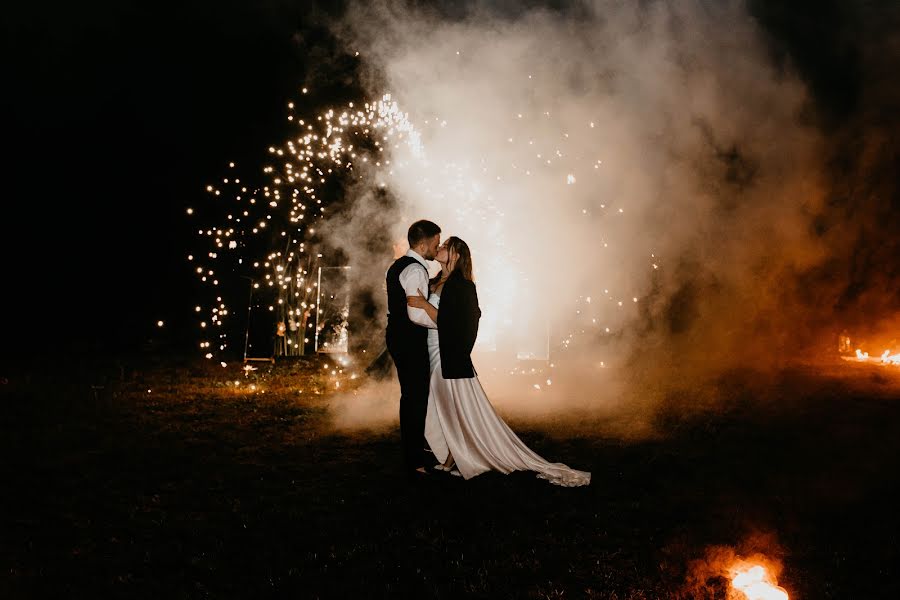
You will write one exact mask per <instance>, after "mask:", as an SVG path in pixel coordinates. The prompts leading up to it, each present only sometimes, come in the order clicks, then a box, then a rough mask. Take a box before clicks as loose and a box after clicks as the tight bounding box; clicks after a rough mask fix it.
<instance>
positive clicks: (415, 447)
mask: <svg viewBox="0 0 900 600" xmlns="http://www.w3.org/2000/svg"><path fill="white" fill-rule="evenodd" d="M406 238H407V240H408V241H409V250H408V251H407V252H406V254H405V255H404V256H401V257H400V258H398V259H397V260H395V261H394V264H392V265H391V267H390V268H389V269H388V271H387V276H386V277H387V301H388V322H387V331H386V333H385V342H386V343H387V349H388V352H390V354H391V358H392V359H393V360H394V365H395V366H396V367H397V378H398V379H399V380H400V437H401V440H402V445H403V465H404V468H405V470H406V473H407V475H408V476H409V477H411V478H417V477H420V476H426V475H427V474H428V471H427V470H426V469H425V464H426V462H425V458H426V457H425V414H426V412H427V410H428V387H429V381H430V373H429V370H430V368H429V364H428V329H427V328H428V327H431V328H433V327H434V326H435V325H434V323H433V322H432V321H431V319H430V318H428V314H427V313H426V312H425V311H424V310H422V309H421V308H412V307H410V306H407V302H406V297H407V296H416V295H418V293H419V292H418V290H427V289H428V265H427V263H426V262H425V261H428V260H434V257H435V254H436V253H437V249H438V246H439V245H440V243H441V228H440V227H438V226H437V225H435V224H434V223H432V222H431V221H416V222H415V223H413V224H412V225H410V227H409V231H408V232H407V234H406Z"/></svg>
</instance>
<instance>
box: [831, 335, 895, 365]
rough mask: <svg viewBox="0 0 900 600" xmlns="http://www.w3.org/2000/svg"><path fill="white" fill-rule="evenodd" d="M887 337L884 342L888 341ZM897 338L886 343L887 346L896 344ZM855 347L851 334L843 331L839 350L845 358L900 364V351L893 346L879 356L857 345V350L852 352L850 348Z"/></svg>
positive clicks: (883, 363) (857, 360) (884, 363)
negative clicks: (896, 350)
mask: <svg viewBox="0 0 900 600" xmlns="http://www.w3.org/2000/svg"><path fill="white" fill-rule="evenodd" d="M886 340H887V338H884V340H882V342H884V341H886ZM896 341H897V340H896V339H894V340H891V341H890V342H888V343H886V344H885V345H884V346H882V348H884V347H885V346H894V344H895V343H896ZM851 348H853V346H852V345H851V342H850V336H849V335H847V334H846V333H842V334H841V336H840V341H839V344H838V350H839V351H840V353H841V354H843V355H844V356H843V357H842V358H843V359H844V360H853V361H856V362H872V363H880V364H882V365H900V352H894V351H893V350H892V349H891V348H888V349H887V350H884V351H883V352H882V353H881V354H880V355H878V356H872V355H870V354H869V353H868V352H866V351H863V349H862V348H859V347H857V348H856V350H855V351H853V352H852V353H851V352H850V349H851Z"/></svg>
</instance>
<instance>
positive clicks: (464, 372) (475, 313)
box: [437, 271, 481, 379]
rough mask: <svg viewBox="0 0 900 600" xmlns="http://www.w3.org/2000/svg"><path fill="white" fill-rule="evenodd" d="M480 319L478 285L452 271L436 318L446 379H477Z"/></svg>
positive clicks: (443, 290)
mask: <svg viewBox="0 0 900 600" xmlns="http://www.w3.org/2000/svg"><path fill="white" fill-rule="evenodd" d="M479 319H481V309H480V308H479V307H478V293H477V292H476V291H475V283H473V282H471V281H469V280H468V279H466V278H465V277H463V276H462V274H461V273H460V272H459V271H453V272H452V273H451V274H450V277H449V278H448V279H447V282H446V283H445V284H444V288H443V289H442V290H441V304H440V308H439V309H438V318H437V326H438V332H439V333H438V340H439V341H440V350H441V371H442V374H443V376H444V379H468V378H471V377H475V368H474V367H473V366H472V347H473V346H475V338H476V337H478V321H479Z"/></svg>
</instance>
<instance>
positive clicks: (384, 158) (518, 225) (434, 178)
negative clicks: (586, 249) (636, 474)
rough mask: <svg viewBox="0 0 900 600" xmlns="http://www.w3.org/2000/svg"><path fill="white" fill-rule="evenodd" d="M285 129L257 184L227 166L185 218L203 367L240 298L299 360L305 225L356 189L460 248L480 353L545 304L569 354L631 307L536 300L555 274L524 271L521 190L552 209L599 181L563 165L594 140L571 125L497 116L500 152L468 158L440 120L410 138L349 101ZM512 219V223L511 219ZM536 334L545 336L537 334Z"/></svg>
mask: <svg viewBox="0 0 900 600" xmlns="http://www.w3.org/2000/svg"><path fill="white" fill-rule="evenodd" d="M304 93H306V90H304ZM287 120H288V122H289V126H290V128H291V131H292V135H291V136H290V137H289V138H288V139H286V140H285V141H284V142H283V143H281V144H280V145H277V146H275V145H273V146H270V147H269V148H268V155H269V157H270V159H271V163H270V164H268V165H265V166H264V167H263V168H262V175H263V179H264V184H262V185H251V184H250V183H248V182H246V181H243V180H242V178H241V177H239V176H237V175H236V174H235V171H236V166H235V164H234V163H230V164H229V168H228V175H227V176H225V177H223V178H222V179H221V181H219V182H218V183H216V184H210V185H208V186H207V187H206V192H207V194H208V196H209V203H208V206H206V207H197V206H193V207H191V208H188V209H187V210H186V213H187V218H189V219H196V220H198V221H200V222H202V223H203V225H201V226H200V227H198V229H197V233H198V236H199V238H200V239H201V241H202V243H203V244H204V245H205V246H206V248H205V249H204V250H203V251H201V252H196V251H195V252H193V253H192V254H190V255H189V256H188V261H189V262H190V263H191V268H192V269H193V271H194V272H195V273H196V275H197V277H198V278H199V279H200V281H201V282H203V283H204V284H206V285H207V286H208V287H210V288H212V290H213V293H214V301H212V302H210V303H209V305H208V306H206V307H203V308H201V307H199V306H197V307H195V313H197V316H198V317H199V318H200V321H199V322H200V328H201V332H202V334H203V339H202V341H201V342H200V348H201V350H203V351H204V352H205V353H206V356H207V357H209V358H213V357H214V356H215V354H217V353H218V352H221V351H224V350H226V349H227V348H228V347H229V339H228V333H227V328H226V327H225V324H226V322H227V321H228V319H229V317H232V316H233V315H234V314H236V311H241V312H243V311H246V310H248V308H247V302H248V299H247V298H248V295H249V296H250V298H251V305H252V306H253V307H256V308H259V309H262V310H263V311H265V312H268V313H269V314H270V316H271V317H272V318H273V319H274V323H275V325H273V331H275V330H276V328H277V331H278V336H279V343H280V348H281V349H280V352H283V353H286V354H302V353H303V347H304V344H305V343H307V342H308V341H309V340H310V339H311V338H313V337H315V333H316V332H317V331H316V329H314V328H315V327H317V326H318V325H317V323H316V311H317V306H316V298H317V292H318V289H317V288H318V282H317V277H316V275H317V271H318V267H319V266H320V263H321V262H322V261H321V259H322V255H321V252H320V247H319V244H320V242H319V240H318V239H317V234H316V227H317V223H319V222H321V221H322V220H325V219H327V218H328V217H329V215H330V210H331V206H332V205H333V203H334V202H335V201H336V200H337V199H338V198H339V196H340V194H342V193H347V192H346V190H347V189H351V192H350V193H356V192H357V191H359V190H360V189H363V188H361V187H356V186H358V184H360V183H362V184H363V187H364V186H369V188H370V189H376V188H381V189H384V188H388V189H390V191H391V192H392V193H395V194H396V195H397V196H398V197H400V198H401V199H402V200H404V202H405V205H406V207H407V209H408V213H407V214H411V215H415V218H420V217H426V218H431V219H433V220H435V221H436V222H438V223H440V224H441V226H442V228H443V229H444V232H445V235H453V234H458V235H461V236H462V237H464V238H465V239H466V240H467V241H468V242H469V245H470V247H472V248H473V249H474V250H473V251H475V252H477V256H478V259H477V264H476V271H477V277H478V283H479V297H480V299H481V302H482V306H483V308H484V312H483V317H482V322H481V326H480V331H479V340H478V344H479V346H480V347H481V348H484V349H492V348H496V347H497V337H498V335H501V332H502V331H504V330H508V329H509V328H510V327H511V324H512V323H513V322H515V321H516V320H518V321H530V320H533V318H534V315H536V314H537V315H544V317H542V318H544V319H546V318H547V317H546V315H547V313H548V312H549V309H550V307H551V306H553V308H554V309H555V308H556V306H555V305H565V306H570V307H572V311H573V312H574V313H575V314H574V315H572V318H571V319H568V322H569V323H570V324H571V323H575V325H574V326H571V328H570V329H569V330H567V331H559V332H556V335H558V337H559V338H560V339H561V340H562V344H561V348H569V347H570V346H571V344H572V343H573V341H574V340H575V339H576V338H577V337H579V336H583V335H594V336H597V335H599V336H604V335H608V334H610V333H615V331H616V330H617V329H619V328H620V327H621V325H622V323H623V321H624V320H625V319H624V317H622V316H621V315H620V316H616V314H615V313H617V312H619V311H622V309H623V308H624V307H626V305H629V304H636V303H637V302H638V301H639V296H638V295H634V293H633V292H632V293H624V292H625V291H624V290H623V291H622V292H620V293H619V294H616V293H614V292H611V291H610V290H609V289H603V293H602V294H599V291H600V290H599V289H597V290H591V291H592V292H594V291H595V292H597V296H596V297H597V298H602V301H601V302H594V303H593V304H591V300H590V296H588V295H586V294H579V295H577V296H575V297H573V298H572V299H571V300H569V301H566V300H564V299H560V298H548V297H547V293H548V290H549V289H551V287H550V286H549V285H548V283H549V281H548V277H549V278H550V279H552V276H554V275H556V274H548V273H540V272H535V266H534V265H533V264H531V263H534V261H533V260H532V259H531V257H534V256H535V255H536V253H537V255H540V254H541V251H540V249H539V248H536V247H535V246H536V245H535V241H534V240H533V239H531V236H532V234H531V233H530V232H529V230H528V229H527V228H523V227H522V214H524V215H525V216H526V217H534V216H535V214H538V215H540V213H541V211H543V210H546V209H547V208H549V207H545V206H534V202H533V201H534V199H535V198H536V197H539V194H538V193H536V192H533V191H531V190H529V189H528V188H527V186H529V185H532V184H530V183H529V180H530V179H531V180H535V183H536V184H537V183H538V180H537V178H536V176H537V175H542V176H546V177H542V178H541V179H540V181H541V182H555V184H553V185H556V186H557V187H558V188H559V189H558V190H553V191H552V194H556V195H558V196H559V197H560V198H567V199H569V200H571V199H573V198H581V197H585V195H587V194H591V187H590V186H591V184H592V181H591V178H597V177H603V176H605V175H604V171H603V169H600V167H601V165H602V164H603V161H602V159H599V158H597V156H596V153H591V156H589V157H588V156H582V155H581V154H580V153H579V152H576V151H575V150H574V149H573V150H572V151H571V152H570V151H569V148H568V147H567V144H569V143H575V142H574V140H575V139H576V138H578V137H579V136H580V138H581V139H580V141H578V144H579V146H578V147H580V148H583V147H584V145H585V141H584V137H585V136H587V135H599V132H597V131H596V130H595V129H594V128H595V123H593V122H586V123H584V124H583V129H584V131H583V132H581V133H580V134H579V132H575V131H571V132H570V131H560V130H559V128H560V127H561V125H559V123H555V122H554V120H553V116H552V113H551V112H550V111H540V112H537V111H536V112H534V113H533V114H532V113H525V112H520V111H510V114H509V119H508V122H507V123H498V125H497V131H496V138H497V141H498V143H502V144H505V145H508V146H509V147H510V150H509V151H508V152H504V153H502V154H501V155H497V154H493V155H483V156H479V155H478V152H477V150H478V149H477V148H475V149H473V148H469V147H467V146H465V143H464V142H460V141H459V140H457V139H455V138H454V137H453V135H452V133H454V132H453V131H452V129H451V128H452V127H453V124H452V123H448V122H447V120H446V119H443V118H441V117H440V116H430V117H428V118H425V119H423V120H422V128H421V130H420V129H419V128H417V127H416V126H414V125H413V123H412V121H411V120H410V118H409V115H408V113H406V112H403V111H401V110H400V108H399V106H398V104H397V103H396V102H395V101H393V100H392V98H391V95H390V94H386V95H384V96H383V97H382V98H381V99H380V100H378V101H374V102H364V103H362V104H360V105H357V104H355V103H353V102H350V103H348V104H347V105H346V106H344V107H341V108H337V109H336V108H332V109H328V110H326V111H324V112H323V113H321V114H319V115H317V116H315V117H313V118H305V117H303V116H302V115H297V114H295V113H294V104H293V103H290V104H288V115H287ZM426 140H427V142H428V143H426ZM351 184H352V185H353V186H354V187H353V188H350V185H351ZM523 186H525V187H523ZM523 190H524V191H523ZM549 193H550V190H545V191H542V192H540V194H543V195H546V194H549ZM529 195H531V196H532V197H529ZM520 197H521V198H520ZM523 201H524V202H523ZM529 203H530V204H531V205H529ZM523 204H524V205H523ZM561 204H562V205H563V206H571V205H574V204H575V203H574V202H571V201H567V202H564V203H561ZM620 204H621V202H619V203H617V202H613V201H609V200H605V199H604V200H603V201H596V199H593V200H591V201H588V202H584V203H582V202H581V201H580V200H579V202H578V208H577V210H576V211H575V213H576V214H574V215H573V217H574V218H578V219H582V220H583V222H584V227H592V223H593V222H595V221H596V220H597V219H599V218H624V217H623V216H622V215H623V214H624V212H625V211H624V208H623V206H621V205H620ZM584 206H588V207H590V208H583V207H584ZM520 208H521V210H522V211H523V213H522V214H518V213H519V209H520ZM513 211H515V213H517V214H513V215H512V217H510V215H509V214H508V213H511V212H513ZM529 211H530V212H529ZM398 218H400V217H399V216H398ZM403 218H407V217H406V215H404V216H403ZM210 223H215V224H210ZM527 225H529V226H532V227H533V226H536V225H539V223H528V224H527ZM578 227H582V226H578ZM579 235H582V236H583V235H584V233H579ZM590 237H591V238H592V239H593V241H595V242H597V244H598V245H597V247H598V248H600V249H606V248H608V247H609V243H608V242H607V241H606V240H607V239H608V238H607V237H606V236H604V235H603V234H602V232H600V231H591V235H590ZM340 241H342V240H339V242H340ZM564 242H565V240H559V241H557V242H554V243H556V244H558V245H559V246H562V245H564ZM544 254H545V255H546V254H547V253H546V252H544ZM647 256H648V262H649V261H652V269H657V268H658V267H659V264H658V263H659V259H658V258H657V257H656V256H655V255H654V254H651V253H648V254H647ZM650 266H651V265H650V264H648V265H647V267H648V270H649V268H650ZM542 270H544V271H546V270H547V269H546V267H542ZM241 281H243V283H241ZM551 285H552V283H551ZM242 286H245V287H243V291H241V287H242ZM585 298H587V300H586V301H585ZM629 300H630V302H629ZM253 301H255V304H252V302H253ZM527 302H531V303H532V304H533V305H534V306H533V307H531V309H530V313H528V314H525V313H522V312H521V308H522V306H523V305H524V304H526V303H527ZM622 314H624V313H622ZM539 329H541V331H543V332H544V333H546V331H545V330H546V328H539ZM544 333H542V334H541V335H544ZM242 340H243V338H242ZM545 343H546V342H545ZM538 345H539V346H540V345H541V344H538ZM520 353H521V352H520Z"/></svg>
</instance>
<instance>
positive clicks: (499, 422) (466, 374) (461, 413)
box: [407, 237, 591, 487]
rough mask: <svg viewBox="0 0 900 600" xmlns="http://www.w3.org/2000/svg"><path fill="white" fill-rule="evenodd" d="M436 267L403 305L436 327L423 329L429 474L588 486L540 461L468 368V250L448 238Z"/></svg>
mask: <svg viewBox="0 0 900 600" xmlns="http://www.w3.org/2000/svg"><path fill="white" fill-rule="evenodd" d="M435 260H437V261H438V262H439V263H440V264H441V273H440V274H439V275H437V276H436V277H435V278H434V279H432V280H431V282H430V286H429V287H430V294H429V296H428V297H427V298H426V297H425V295H424V294H423V293H422V291H421V290H419V295H418V296H408V297H407V302H408V304H409V305H410V306H412V307H415V308H421V309H423V310H425V312H426V313H427V314H428V316H429V317H430V318H431V320H432V322H433V324H434V325H433V327H430V328H429V329H428V354H429V359H430V363H431V387H430V391H429V395H428V412H427V414H426V417H425V439H426V440H427V441H428V445H429V446H430V447H431V451H432V452H433V453H434V456H435V457H436V458H437V459H438V460H439V461H441V462H442V464H440V465H437V466H436V467H435V468H436V469H439V470H442V471H449V472H451V473H452V474H454V475H461V476H462V477H464V478H465V479H471V478H472V477H475V476H476V475H480V474H481V473H484V472H485V471H490V470H495V471H500V472H501V473H504V474H508V473H510V472H512V471H534V472H536V473H537V476H538V477H540V478H542V479H546V480H548V481H549V482H551V483H554V484H556V485H561V486H566V487H576V486H581V485H588V484H589V483H590V482H591V474H590V473H588V472H585V471H577V470H575V469H571V468H569V467H567V466H566V465H564V464H562V463H551V462H549V461H547V460H545V459H543V458H542V457H540V456H539V455H537V454H536V453H535V452H534V451H532V450H531V449H530V448H528V446H526V445H525V444H524V443H523V442H522V440H520V439H519V438H518V436H517V435H516V434H515V433H513V431H512V430H511V429H510V428H509V427H508V426H507V425H506V423H505V422H504V421H503V419H501V418H500V417H499V416H498V415H497V413H496V412H495V411H494V407H493V406H491V403H490V401H489V400H488V398H487V395H486V394H485V393H484V389H483V388H482V387H481V383H480V382H479V381H478V377H477V376H476V374H475V369H474V367H473V365H472V358H471V352H472V347H473V346H474V345H475V338H476V336H477V334H478V321H479V319H480V318H481V310H480V309H479V307H478V294H477V293H476V290H475V283H474V281H473V280H472V255H471V253H470V252H469V246H468V245H467V244H466V243H465V242H464V241H462V240H461V239H459V238H458V237H450V238H448V239H447V240H446V241H445V242H444V243H443V244H442V245H441V246H440V248H438V251H437V255H436V256H435ZM439 307H440V308H439ZM438 332H440V334H439V333H438ZM454 466H455V467H456V468H455V469H454ZM457 469H458V470H457Z"/></svg>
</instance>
